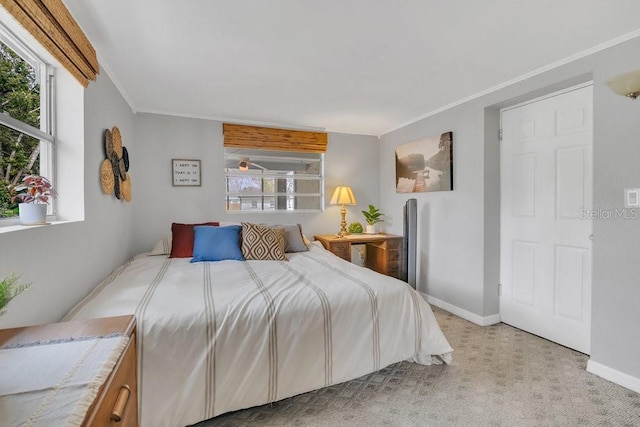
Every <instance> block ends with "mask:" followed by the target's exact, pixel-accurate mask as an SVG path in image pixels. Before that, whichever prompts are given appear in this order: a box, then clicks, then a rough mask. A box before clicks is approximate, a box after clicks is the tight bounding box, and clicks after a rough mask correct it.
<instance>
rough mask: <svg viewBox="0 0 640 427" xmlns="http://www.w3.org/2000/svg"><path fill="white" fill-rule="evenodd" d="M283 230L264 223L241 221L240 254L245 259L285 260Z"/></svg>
mask: <svg viewBox="0 0 640 427" xmlns="http://www.w3.org/2000/svg"><path fill="white" fill-rule="evenodd" d="M284 234H285V231H284V229H283V228H271V227H268V226H264V225H258V224H251V223H249V222H243V223H242V255H244V257H245V259H247V260H261V261H267V260H272V261H287V257H286V256H285V255H284V247H285V239H284Z"/></svg>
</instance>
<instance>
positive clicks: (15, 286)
mask: <svg viewBox="0 0 640 427" xmlns="http://www.w3.org/2000/svg"><path fill="white" fill-rule="evenodd" d="M19 280H20V276H19V275H17V274H15V273H11V274H10V275H8V276H7V277H5V278H4V279H2V280H0V316H2V315H3V314H4V313H5V311H6V306H7V304H9V301H11V300H12V299H14V298H15V297H16V296H17V295H18V294H20V293H22V292H24V291H26V290H27V289H28V288H29V286H31V283H22V284H20V283H18V281H19Z"/></svg>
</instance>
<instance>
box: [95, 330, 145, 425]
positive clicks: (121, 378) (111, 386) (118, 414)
mask: <svg viewBox="0 0 640 427" xmlns="http://www.w3.org/2000/svg"><path fill="white" fill-rule="evenodd" d="M136 365H137V363H136V340H135V334H133V335H131V339H130V340H129V343H128V344H127V347H126V349H125V351H124V352H123V354H122V356H121V358H120V360H119V361H118V363H116V366H115V367H114V368H113V372H112V373H111V375H110V377H109V379H107V381H106V383H105V387H104V389H103V390H102V393H101V394H99V395H98V397H97V398H96V400H95V402H96V403H95V405H96V406H95V409H94V410H93V411H92V412H91V413H90V414H89V415H87V418H86V425H90V426H92V427H93V426H96V427H102V426H111V427H115V426H118V427H134V426H137V425H138V384H137V380H136V378H137V376H136V369H137V366H136Z"/></svg>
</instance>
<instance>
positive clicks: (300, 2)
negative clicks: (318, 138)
mask: <svg viewBox="0 0 640 427" xmlns="http://www.w3.org/2000/svg"><path fill="white" fill-rule="evenodd" d="M63 1H64V3H65V4H66V5H67V7H68V8H69V10H70V11H71V13H72V15H73V16H74V17H75V18H76V20H77V21H78V23H79V24H80V26H81V27H82V28H83V30H84V31H85V33H86V34H87V36H88V37H89V39H90V40H91V42H92V43H93V45H94V47H95V48H96V51H97V52H98V58H99V60H100V63H101V65H102V67H103V69H104V70H106V71H107V73H108V74H109V76H110V77H111V78H112V80H113V81H114V83H115V84H116V85H117V86H118V88H119V89H120V91H121V92H122V93H123V96H124V97H125V98H126V99H127V101H128V102H129V103H130V105H131V107H132V109H133V110H134V111H137V112H153V113H162V114H170V115H178V116H187V117H197V118H210V119H218V120H228V121H235V122H249V123H256V124H276V125H280V126H292V127H301V128H305V127H309V128H320V129H326V130H328V131H334V132H347V133H357V134H367V135H382V134H384V133H386V132H389V131H391V130H393V129H396V128H398V127H400V126H402V125H405V124H407V123H410V122H412V121H415V120H417V119H419V118H421V117H424V116H426V115H428V114H429V113H430V112H433V111H436V110H438V109H441V108H443V107H445V106H447V105H450V104H452V103H455V102H457V101H459V100H461V99H465V98H468V97H472V96H473V95H475V94H478V93H480V92H483V91H486V90H488V89H490V88H493V87H496V86H498V85H501V84H504V83H505V82H508V81H512V80H513V79H517V78H519V77H520V76H523V75H525V74H527V73H531V72H532V71H535V70H538V69H540V68H541V67H548V66H549V65H552V64H557V63H559V61H563V60H565V59H566V58H568V57H571V56H574V55H579V54H581V53H583V52H585V51H586V50H589V49H592V48H594V47H596V48H597V47H598V45H601V44H604V43H608V44H611V43H614V42H615V41H619V40H620V39H621V38H622V39H624V38H629V37H631V36H637V35H640V31H639V29H640V22H639V21H638V19H637V17H638V16H640V1H637V0H609V1H603V0H535V1H531V0H483V1H478V0H268V1H267V0H244V1H238V0H188V1H184V0H183V1H178V0H173V1H171V0H135V1H131V0H92V1H86V0H63ZM630 33H633V34H630ZM615 39H617V40H615ZM612 40H613V42H612Z"/></svg>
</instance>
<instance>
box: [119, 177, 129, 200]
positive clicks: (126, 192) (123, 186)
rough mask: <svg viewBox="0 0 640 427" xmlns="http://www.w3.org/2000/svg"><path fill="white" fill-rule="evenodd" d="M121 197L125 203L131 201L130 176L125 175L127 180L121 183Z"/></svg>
mask: <svg viewBox="0 0 640 427" xmlns="http://www.w3.org/2000/svg"><path fill="white" fill-rule="evenodd" d="M120 188H121V190H122V196H123V197H124V200H125V201H127V202H130V201H131V175H129V174H127V179H125V180H124V181H122V183H121V187H120Z"/></svg>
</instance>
